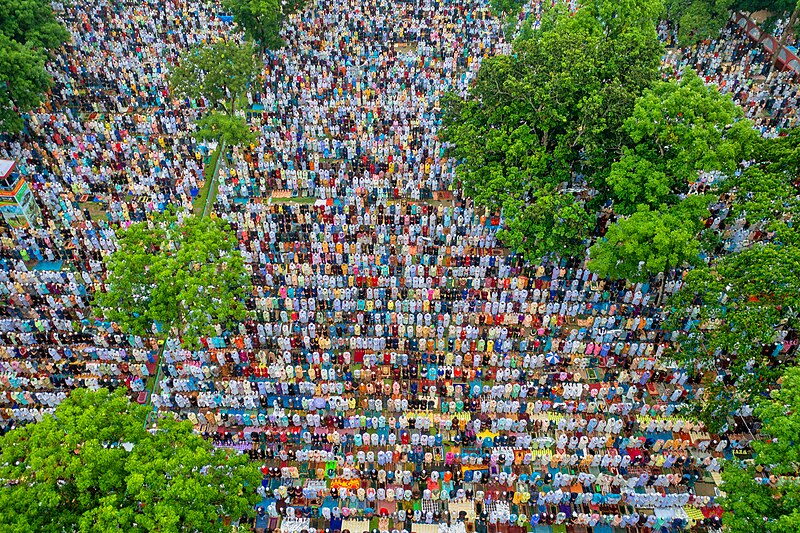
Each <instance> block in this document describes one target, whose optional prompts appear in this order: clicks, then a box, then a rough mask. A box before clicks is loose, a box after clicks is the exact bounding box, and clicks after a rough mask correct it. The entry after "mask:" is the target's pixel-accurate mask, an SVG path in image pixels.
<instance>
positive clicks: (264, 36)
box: [224, 0, 305, 51]
mask: <svg viewBox="0 0 800 533" xmlns="http://www.w3.org/2000/svg"><path fill="white" fill-rule="evenodd" d="M304 5H305V0H283V1H281V0H225V3H224V6H225V9H227V10H228V11H229V12H230V13H231V15H233V19H234V20H235V21H236V23H237V24H238V25H239V26H240V27H241V28H242V31H244V34H245V36H246V37H247V38H248V39H252V40H253V41H254V42H255V43H256V45H257V46H258V48H259V50H261V51H265V50H278V49H279V48H283V47H284V46H286V43H285V42H284V41H283V39H282V38H281V36H280V32H281V28H282V27H283V22H284V20H285V18H286V17H287V16H288V15H291V14H292V13H296V12H297V11H299V10H300V9H302V7H303V6H304Z"/></svg>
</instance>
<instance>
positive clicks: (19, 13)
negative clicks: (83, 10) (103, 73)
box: [0, 0, 69, 50]
mask: <svg viewBox="0 0 800 533" xmlns="http://www.w3.org/2000/svg"><path fill="white" fill-rule="evenodd" d="M0 13H2V14H3V16H2V18H0V33H2V34H3V35H5V36H6V37H8V38H9V39H12V40H14V41H16V42H17V43H19V44H23V45H28V46H30V47H31V48H32V49H34V50H52V49H54V48H58V47H59V46H61V45H62V44H63V43H64V42H66V41H67V40H69V33H67V30H66V29H64V26H63V25H62V24H61V23H60V22H59V21H58V20H56V17H55V14H54V13H53V8H52V6H51V5H50V2H47V1H45V0H0Z"/></svg>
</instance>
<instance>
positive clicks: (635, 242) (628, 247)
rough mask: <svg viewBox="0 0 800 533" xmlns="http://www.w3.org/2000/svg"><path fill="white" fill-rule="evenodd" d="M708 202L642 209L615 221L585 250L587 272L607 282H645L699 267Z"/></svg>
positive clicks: (696, 199)
mask: <svg viewBox="0 0 800 533" xmlns="http://www.w3.org/2000/svg"><path fill="white" fill-rule="evenodd" d="M708 203H709V198H707V197H705V196H690V197H689V198H687V199H686V200H684V201H683V202H681V203H679V204H677V205H675V206H672V207H668V208H664V209H661V210H659V211H651V210H649V209H648V208H646V207H643V208H642V209H640V210H639V211H636V212H635V213H633V214H632V215H630V216H629V217H626V218H622V219H620V220H618V221H617V222H616V223H615V224H612V225H611V227H610V228H609V229H608V231H607V232H606V234H605V236H604V237H603V238H601V239H599V240H598V241H597V242H595V244H594V245H592V247H591V248H590V249H589V258H590V259H589V268H590V269H591V270H592V272H596V273H597V274H599V275H601V276H607V277H609V278H611V279H629V280H631V281H645V280H647V279H649V277H650V276H652V275H655V274H659V273H666V272H668V271H669V270H670V269H672V268H678V267H683V266H687V265H698V264H700V262H701V260H700V241H699V240H698V239H697V234H698V232H699V231H700V230H701V229H702V227H703V220H704V219H705V218H706V217H707V216H708ZM662 288H663V284H662Z"/></svg>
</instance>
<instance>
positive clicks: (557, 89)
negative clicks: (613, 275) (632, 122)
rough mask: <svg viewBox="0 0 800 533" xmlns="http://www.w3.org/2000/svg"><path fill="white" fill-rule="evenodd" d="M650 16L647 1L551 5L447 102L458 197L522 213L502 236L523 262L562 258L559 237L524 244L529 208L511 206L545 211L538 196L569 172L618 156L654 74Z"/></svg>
mask: <svg viewBox="0 0 800 533" xmlns="http://www.w3.org/2000/svg"><path fill="white" fill-rule="evenodd" d="M660 12H661V3H660V2H659V1H657V0H647V1H641V0H639V1H634V0H626V1H623V2H613V1H611V0H598V1H596V2H588V1H587V2H584V3H583V4H582V5H581V7H580V9H578V10H577V12H575V13H574V14H573V13H570V12H569V11H568V10H567V9H566V7H565V6H563V5H562V4H560V3H559V4H558V5H557V6H556V7H555V8H553V9H550V10H548V11H546V12H545V13H544V15H543V18H542V24H541V28H540V29H538V30H532V31H530V32H526V34H525V35H526V36H525V38H521V39H518V40H517V41H516V42H515V43H514V49H513V53H512V54H511V55H509V56H497V57H492V58H489V59H487V60H485V61H484V62H483V63H482V65H481V70H480V72H479V73H478V76H477V79H476V82H475V84H474V85H473V87H472V88H471V90H470V94H469V96H468V97H467V98H466V99H460V98H456V97H450V98H449V99H448V100H447V102H446V115H445V118H444V129H443V131H442V136H443V138H444V140H446V141H447V142H449V143H450V145H451V147H452V153H453V155H454V156H455V157H456V158H457V159H458V160H459V162H460V165H459V167H458V176H459V179H460V181H461V183H462V185H463V187H464V190H465V192H466V193H467V194H469V195H471V196H474V197H475V199H476V201H477V202H479V203H482V204H485V205H489V206H492V207H506V208H508V209H509V211H510V212H515V213H516V214H517V216H520V217H523V220H513V219H511V220H512V221H511V223H510V225H509V226H510V228H509V230H508V231H507V232H506V233H505V237H506V242H510V243H517V244H519V246H520V249H521V251H523V252H525V253H526V254H528V256H529V257H533V256H535V255H539V254H542V253H555V254H560V253H562V252H563V251H564V248H563V239H554V240H553V243H552V244H553V245H554V246H553V247H552V248H551V247H550V246H549V245H548V244H547V243H546V241H545V240H542V239H530V238H529V237H530V236H531V235H532V234H534V233H538V231H539V230H538V228H539V227H543V226H542V221H538V222H536V221H527V220H524V217H527V216H529V215H530V214H533V212H534V211H533V210H531V209H527V208H526V209H521V208H519V206H520V205H522V204H528V203H530V204H535V203H541V204H543V206H545V207H546V206H547V205H548V204H549V205H555V204H554V203H553V202H548V201H544V200H542V198H545V197H547V196H550V195H551V194H552V192H551V191H553V190H554V189H556V190H561V189H563V188H564V185H565V184H567V183H568V182H570V181H571V180H572V179H573V172H574V171H578V170H580V171H584V172H587V173H589V174H590V175H594V172H590V171H591V170H593V169H602V168H605V167H606V166H608V165H609V164H610V162H611V160H613V158H615V157H616V155H617V154H619V152H620V151H621V149H622V145H623V142H624V140H625V136H624V132H623V124H624V120H625V118H626V117H628V116H630V114H631V112H632V111H633V106H634V102H635V101H636V98H637V97H638V96H639V95H640V94H641V93H642V91H643V90H644V89H645V88H646V87H649V86H650V85H651V84H652V83H653V82H654V81H655V80H656V79H657V78H658V66H659V63H660V57H661V46H660V44H659V42H658V38H657V35H656V33H655V20H656V19H657V18H658V16H659V14H660ZM566 201H567V202H568V203H570V204H572V205H577V202H575V201H574V200H573V201H569V200H566ZM581 209H582V207H581ZM544 217H547V218H549V219H550V220H557V219H558V218H559V217H558V215H557V213H550V214H546V215H544ZM509 218H511V217H509ZM569 218H571V219H574V220H576V221H578V219H585V218H586V217H584V216H579V217H578V218H577V219H575V217H574V216H570V217H569ZM532 226H533V227H535V228H537V229H533V230H530V231H527V234H526V233H525V232H520V230H524V229H525V228H531V227H532ZM583 226H584V224H583V223H582V222H579V223H577V224H575V225H574V227H583ZM585 236H586V235H585V234H584V235H574V236H570V238H569V241H570V242H574V241H575V240H576V239H577V240H578V241H582V240H583V238H584V237H585Z"/></svg>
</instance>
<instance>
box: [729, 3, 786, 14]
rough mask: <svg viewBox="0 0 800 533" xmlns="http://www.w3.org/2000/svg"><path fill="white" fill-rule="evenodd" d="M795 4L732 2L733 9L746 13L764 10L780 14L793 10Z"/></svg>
mask: <svg viewBox="0 0 800 533" xmlns="http://www.w3.org/2000/svg"><path fill="white" fill-rule="evenodd" d="M796 3H797V2H796V0H734V2H733V9H737V10H739V11H744V12H747V13H755V12H756V11H761V10H764V9H766V10H768V11H771V12H773V13H779V14H780V13H786V12H787V11H792V10H793V9H795V6H796Z"/></svg>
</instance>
